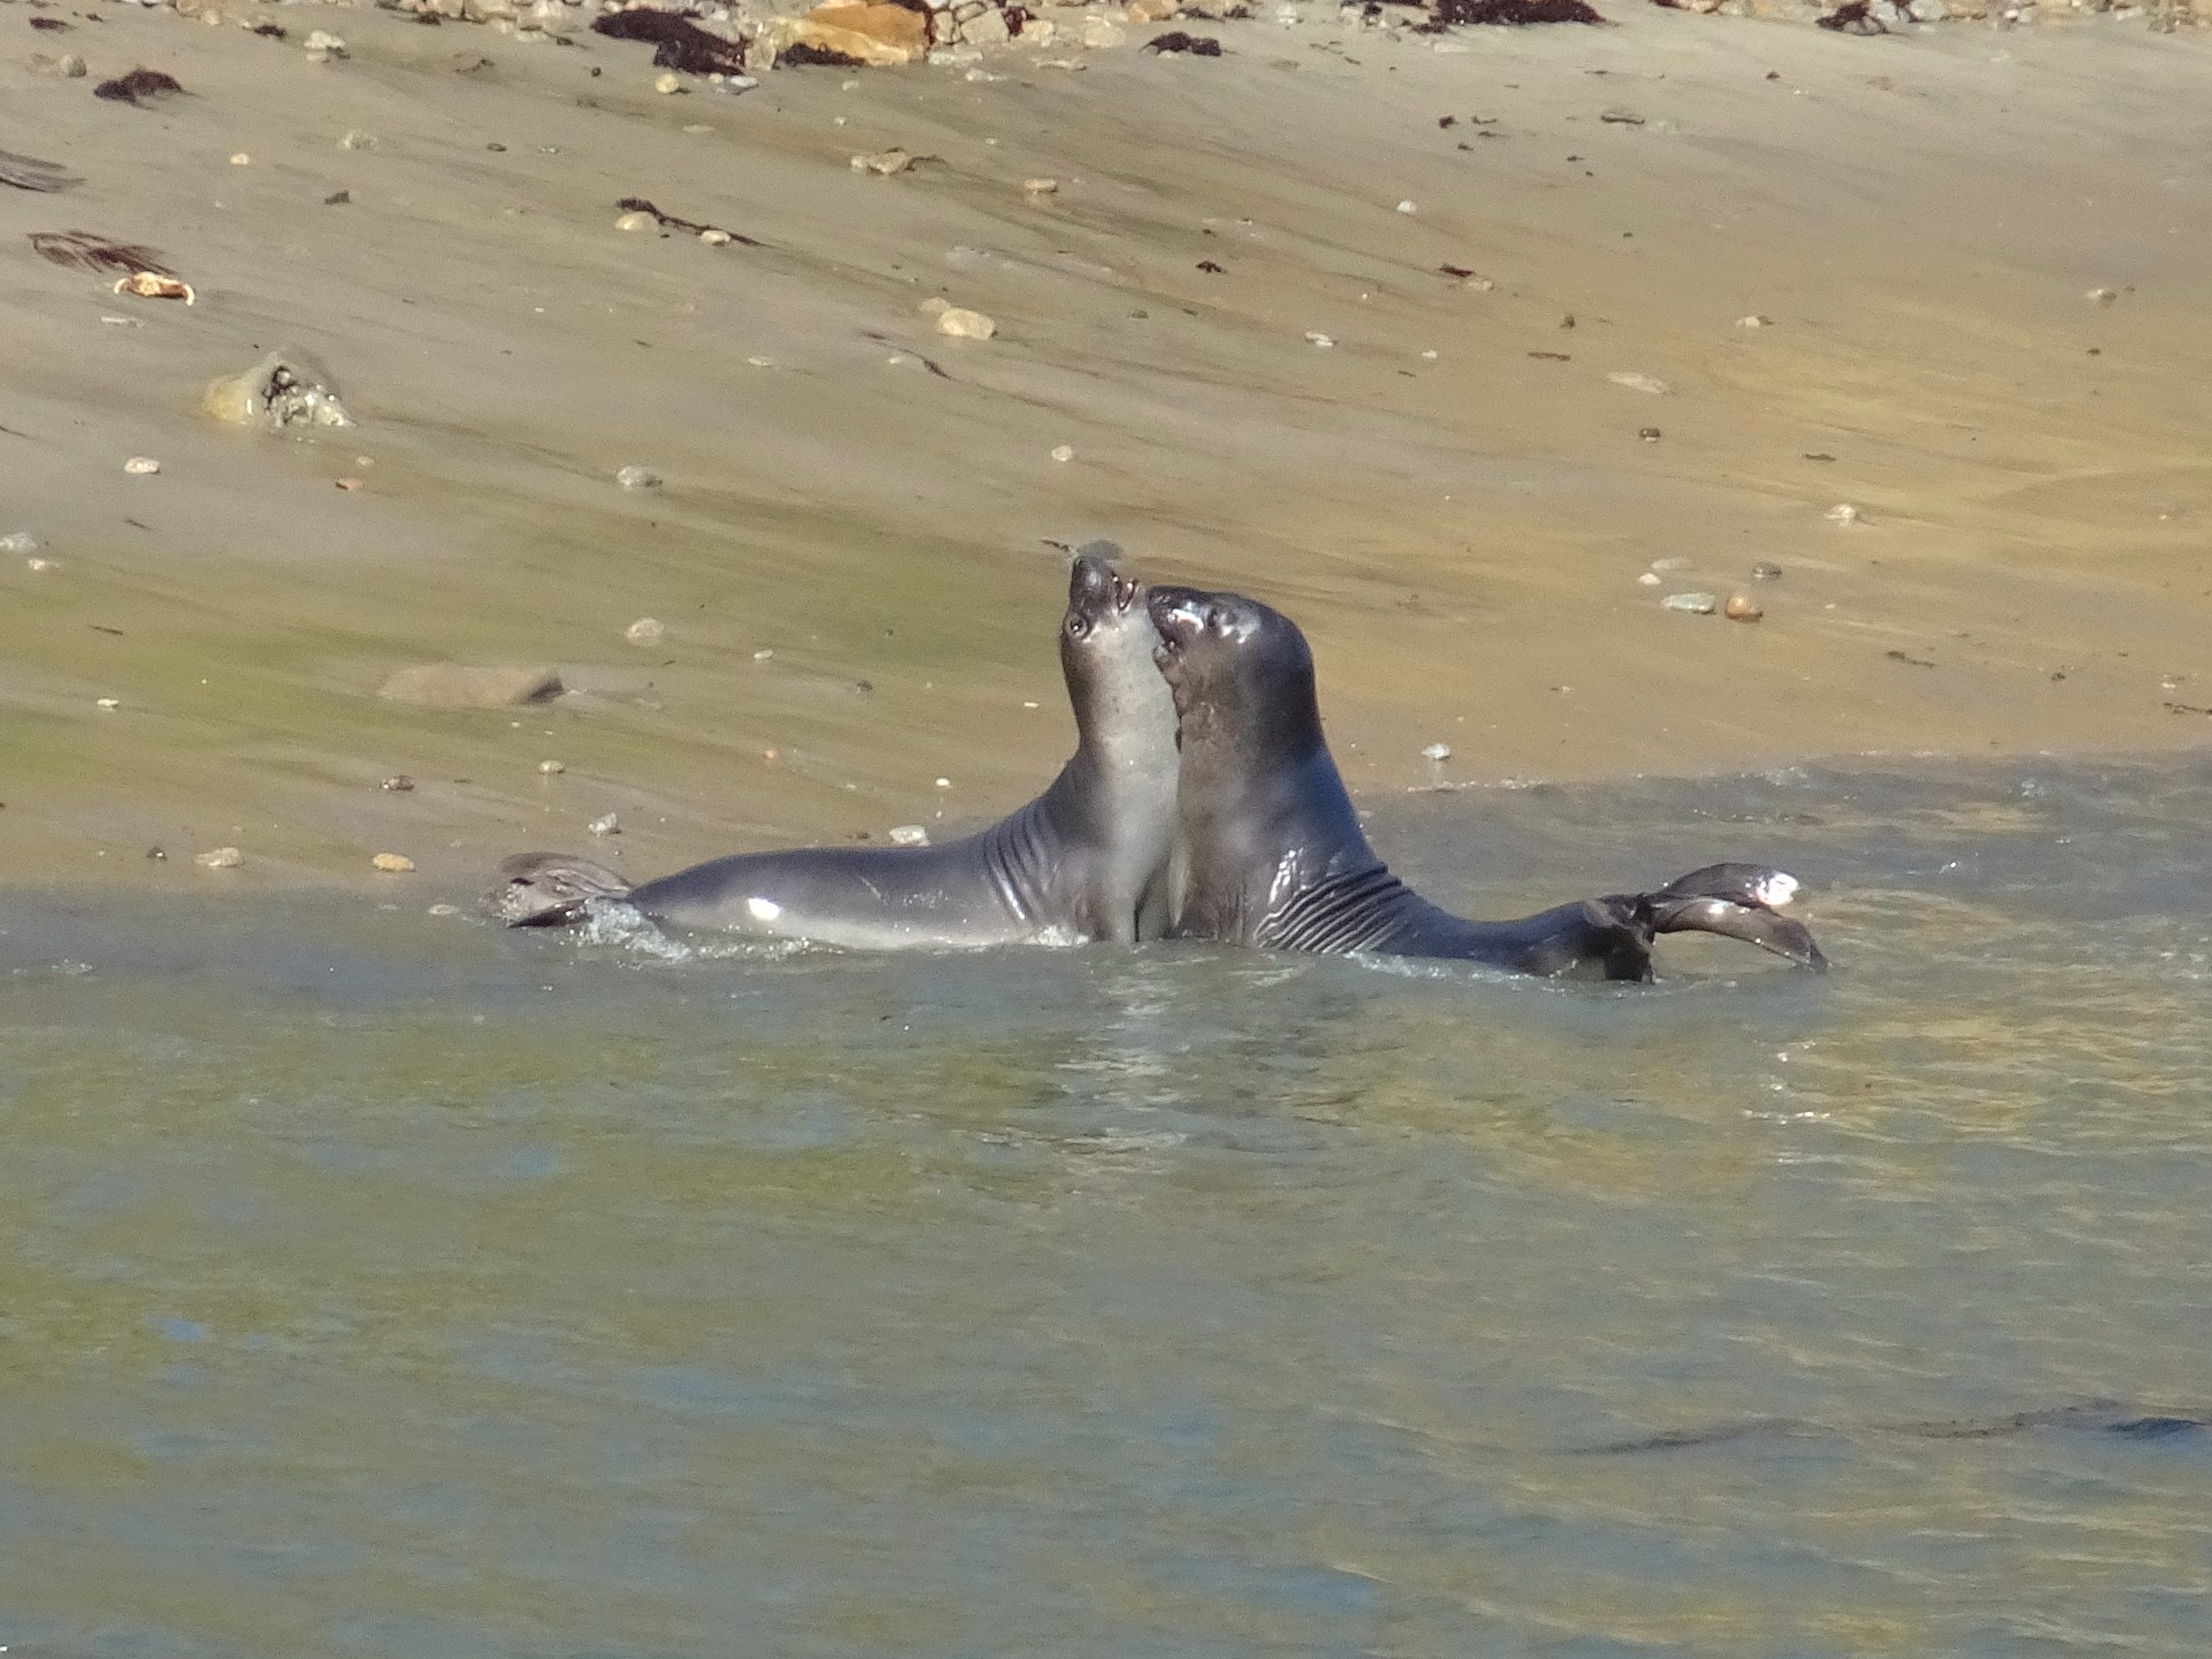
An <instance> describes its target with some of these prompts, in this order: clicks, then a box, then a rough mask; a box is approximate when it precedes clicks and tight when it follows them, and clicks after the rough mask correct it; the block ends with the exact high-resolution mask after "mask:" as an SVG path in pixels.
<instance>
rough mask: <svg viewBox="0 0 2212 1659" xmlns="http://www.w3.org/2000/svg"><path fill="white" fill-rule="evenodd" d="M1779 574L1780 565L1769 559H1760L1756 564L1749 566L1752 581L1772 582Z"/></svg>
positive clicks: (1780, 570)
mask: <svg viewBox="0 0 2212 1659" xmlns="http://www.w3.org/2000/svg"><path fill="white" fill-rule="evenodd" d="M1781 575H1782V567H1781V566H1780V565H1778V564H1777V563H1774V562H1773V561H1772V560H1771V559H1761V560H1760V561H1759V562H1758V563H1757V564H1755V565H1753V566H1752V567H1751V580H1752V581H1753V582H1774V581H1777V579H1779V578H1780V576H1781Z"/></svg>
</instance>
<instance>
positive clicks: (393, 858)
mask: <svg viewBox="0 0 2212 1659" xmlns="http://www.w3.org/2000/svg"><path fill="white" fill-rule="evenodd" d="M369 862H370V863H372V864H373V865H374V866H376V868H378V869H380V870H382V871H383V872H384V873H385V874H386V875H405V874H408V873H409V872H410V871H411V870H413V869H414V868H415V861H414V860H413V859H411V858H410V857H408V856H407V855H406V854H404V853H378V855H376V856H375V857H374V858H372V859H371V860H370V861H369Z"/></svg>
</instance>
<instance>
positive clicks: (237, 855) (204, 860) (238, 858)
mask: <svg viewBox="0 0 2212 1659" xmlns="http://www.w3.org/2000/svg"><path fill="white" fill-rule="evenodd" d="M192 861H193V862H194V863H195V864H197V865H198V866H200V868H201V869H203V870H235V869H236V868H238V866H239V865H241V864H243V863H245V854H244V853H242V852H240V851H238V849H237V848H235V847H217V848H215V849H213V850H211V851H208V852H205V853H198V854H195V855H194V856H193V860H192Z"/></svg>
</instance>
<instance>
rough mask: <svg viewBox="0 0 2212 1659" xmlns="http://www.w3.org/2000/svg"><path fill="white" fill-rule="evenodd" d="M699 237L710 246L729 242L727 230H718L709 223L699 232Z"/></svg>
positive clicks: (719, 245)
mask: <svg viewBox="0 0 2212 1659" xmlns="http://www.w3.org/2000/svg"><path fill="white" fill-rule="evenodd" d="M699 239H700V240H701V241H702V242H703V243H705V244H706V245H708V246H709V247H710V248H720V247H726V246H728V243H729V232H728V231H718V230H716V229H715V227H714V226H711V225H709V226H708V227H707V228H706V229H705V230H703V231H702V232H699Z"/></svg>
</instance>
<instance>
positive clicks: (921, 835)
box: [891, 823, 930, 847]
mask: <svg viewBox="0 0 2212 1659" xmlns="http://www.w3.org/2000/svg"><path fill="white" fill-rule="evenodd" d="M891 844H892V845H893V847H926V846H928V845H929V844H930V832H929V831H928V830H926V829H923V828H922V826H921V825H920V824H918V823H895V824H893V825H892V826H891Z"/></svg>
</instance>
